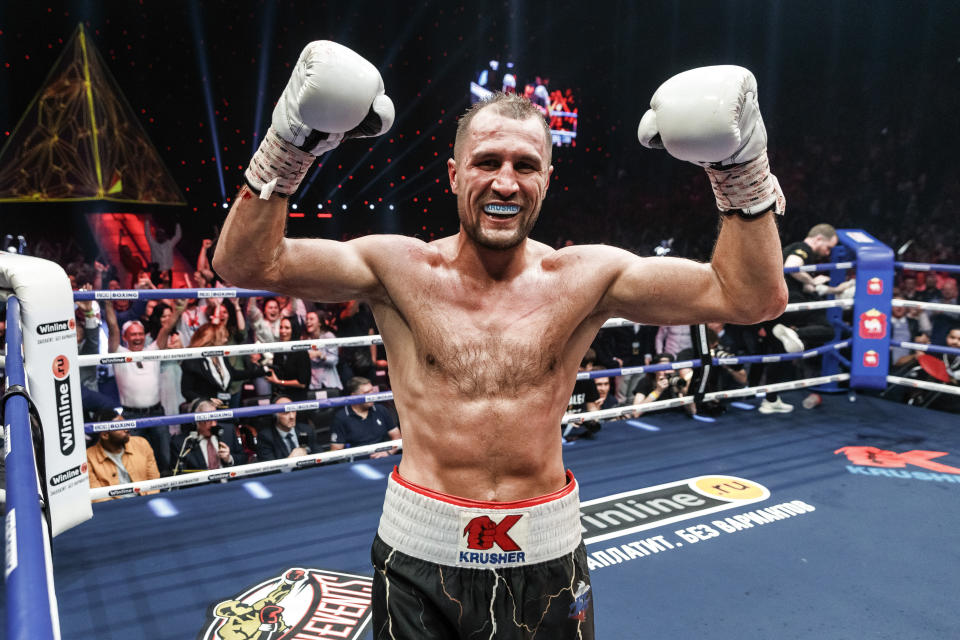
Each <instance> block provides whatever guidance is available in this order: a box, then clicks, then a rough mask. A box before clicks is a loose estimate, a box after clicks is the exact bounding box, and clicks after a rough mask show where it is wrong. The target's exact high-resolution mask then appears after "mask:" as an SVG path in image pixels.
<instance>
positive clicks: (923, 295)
mask: <svg viewBox="0 0 960 640" xmlns="http://www.w3.org/2000/svg"><path fill="white" fill-rule="evenodd" d="M917 275H918V274H917V273H915V272H913V271H904V272H903V275H902V276H901V278H900V292H899V294H900V295H899V297H901V298H903V299H904V300H919V301H921V302H929V300H930V297H931V294H933V293H935V291H934V290H933V289H927V288H926V274H924V276H923V279H924V287H923V290H920V288H919V283H918V282H917ZM894 297H897V294H894Z"/></svg>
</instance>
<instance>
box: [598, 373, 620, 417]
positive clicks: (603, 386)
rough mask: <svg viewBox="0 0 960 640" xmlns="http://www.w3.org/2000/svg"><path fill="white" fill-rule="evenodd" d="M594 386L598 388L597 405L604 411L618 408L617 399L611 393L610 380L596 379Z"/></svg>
mask: <svg viewBox="0 0 960 640" xmlns="http://www.w3.org/2000/svg"><path fill="white" fill-rule="evenodd" d="M593 384H595V385H596V386H597V395H598V396H599V397H598V398H597V404H598V405H599V408H600V409H601V410H602V409H613V408H614V407H616V406H617V397H616V396H615V395H614V394H612V393H610V378H594V379H593Z"/></svg>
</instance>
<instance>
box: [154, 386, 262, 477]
mask: <svg viewBox="0 0 960 640" xmlns="http://www.w3.org/2000/svg"><path fill="white" fill-rule="evenodd" d="M216 410H217V406H216V405H215V404H214V403H213V402H212V401H210V400H201V401H200V402H199V403H197V405H196V408H195V409H194V411H195V412H196V413H206V412H210V411H216ZM184 428H186V427H184ZM171 449H172V454H173V459H174V460H175V461H176V463H175V464H174V467H173V473H174V475H176V474H177V473H180V472H182V471H202V470H206V469H220V468H222V467H232V466H234V465H238V464H244V463H245V462H246V461H247V454H245V453H244V452H243V447H241V446H240V440H239V439H238V438H237V433H236V430H235V429H234V427H233V425H231V424H224V425H219V424H217V421H216V419H209V420H197V422H196V425H195V426H194V428H193V429H192V430H190V431H188V432H186V433H181V434H179V435H176V436H174V437H173V441H172V442H171Z"/></svg>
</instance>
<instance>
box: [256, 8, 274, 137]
mask: <svg viewBox="0 0 960 640" xmlns="http://www.w3.org/2000/svg"><path fill="white" fill-rule="evenodd" d="M276 15H277V5H276V4H275V3H273V2H267V3H266V6H265V7H264V9H263V16H262V18H261V20H260V27H261V30H260V64H258V65H257V99H256V105H257V109H256V111H255V112H254V114H253V137H252V139H253V147H252V148H253V150H254V151H256V149H257V147H258V146H260V128H261V127H262V126H263V105H264V104H266V103H267V98H266V93H267V76H268V75H269V68H270V49H271V46H272V43H273V25H274V23H275V22H276Z"/></svg>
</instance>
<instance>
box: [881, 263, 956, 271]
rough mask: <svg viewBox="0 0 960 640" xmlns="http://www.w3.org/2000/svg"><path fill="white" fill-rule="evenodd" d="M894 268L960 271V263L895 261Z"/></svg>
mask: <svg viewBox="0 0 960 640" xmlns="http://www.w3.org/2000/svg"><path fill="white" fill-rule="evenodd" d="M893 266H894V268H896V269H907V270H908V271H943V272H944V273H960V264H930V263H927V262H894V263H893Z"/></svg>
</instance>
